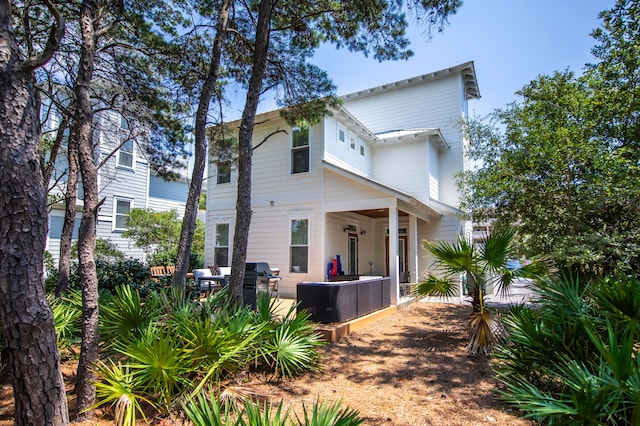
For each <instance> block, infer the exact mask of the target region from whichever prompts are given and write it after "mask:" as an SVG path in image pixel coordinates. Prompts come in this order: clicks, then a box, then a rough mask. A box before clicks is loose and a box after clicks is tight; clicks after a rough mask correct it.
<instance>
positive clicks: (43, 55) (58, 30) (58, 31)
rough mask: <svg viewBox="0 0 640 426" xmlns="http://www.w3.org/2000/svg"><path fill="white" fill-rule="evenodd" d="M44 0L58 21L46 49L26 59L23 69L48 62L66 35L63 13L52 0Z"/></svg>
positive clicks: (50, 34) (53, 27)
mask: <svg viewBox="0 0 640 426" xmlns="http://www.w3.org/2000/svg"><path fill="white" fill-rule="evenodd" d="M43 1H44V4H45V5H46V6H47V8H48V9H49V11H50V12H51V14H52V15H53V17H54V19H55V20H56V23H55V25H53V26H52V27H51V31H50V32H49V39H48V40H47V44H46V46H45V48H44V50H43V51H42V52H40V54H39V55H37V56H36V57H34V58H30V59H28V60H26V61H25V62H24V63H23V64H22V67H21V68H22V70H23V71H27V72H28V71H33V70H34V69H36V68H39V67H41V66H42V65H44V64H46V63H47V62H48V61H49V59H51V58H52V57H53V55H54V54H55V53H56V51H57V50H58V48H59V47H60V42H61V41H62V37H64V18H63V17H62V14H61V13H60V11H59V10H58V9H57V8H56V7H55V6H54V5H53V3H52V2H51V0H43Z"/></svg>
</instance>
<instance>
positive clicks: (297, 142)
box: [291, 126, 309, 174]
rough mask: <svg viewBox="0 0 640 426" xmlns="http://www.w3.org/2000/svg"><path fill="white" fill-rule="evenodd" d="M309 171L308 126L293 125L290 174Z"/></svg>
mask: <svg viewBox="0 0 640 426" xmlns="http://www.w3.org/2000/svg"><path fill="white" fill-rule="evenodd" d="M308 171H309V127H308V126H301V127H294V128H293V131H292V141H291V174H295V173H305V172H308Z"/></svg>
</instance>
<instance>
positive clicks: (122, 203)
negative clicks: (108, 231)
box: [113, 197, 133, 231]
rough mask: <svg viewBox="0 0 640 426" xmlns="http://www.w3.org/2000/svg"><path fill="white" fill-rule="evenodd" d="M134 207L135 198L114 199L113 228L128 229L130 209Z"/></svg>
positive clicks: (118, 229) (116, 229)
mask: <svg viewBox="0 0 640 426" xmlns="http://www.w3.org/2000/svg"><path fill="white" fill-rule="evenodd" d="M132 208H133V200H132V199H130V198H119V197H115V198H114V199H113V230H114V231H126V230H127V220H129V211H131V209H132Z"/></svg>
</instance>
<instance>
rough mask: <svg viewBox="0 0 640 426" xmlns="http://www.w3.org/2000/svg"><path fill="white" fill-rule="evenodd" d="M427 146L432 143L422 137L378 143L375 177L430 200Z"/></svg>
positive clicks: (375, 151) (375, 153) (393, 186)
mask: <svg viewBox="0 0 640 426" xmlns="http://www.w3.org/2000/svg"><path fill="white" fill-rule="evenodd" d="M427 145H428V142H427V141H425V140H422V141H415V142H404V143H395V144H389V145H379V146H376V147H375V150H374V154H373V157H374V169H375V174H374V176H373V178H374V179H375V180H377V181H379V182H382V183H384V184H386V185H389V186H391V187H392V188H396V189H399V190H400V191H402V192H406V193H408V194H411V195H413V196H414V197H416V198H417V199H419V200H421V201H423V202H425V203H426V202H427V201H428V197H429V193H428V186H427V181H428V180H427V179H428V178H427V175H428V164H429V161H428V158H427V155H428V152H427Z"/></svg>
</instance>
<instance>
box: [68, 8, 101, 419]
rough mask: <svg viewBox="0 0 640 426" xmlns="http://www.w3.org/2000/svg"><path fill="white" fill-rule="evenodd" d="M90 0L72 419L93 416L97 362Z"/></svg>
mask: <svg viewBox="0 0 640 426" xmlns="http://www.w3.org/2000/svg"><path fill="white" fill-rule="evenodd" d="M96 8H97V6H96V4H95V2H93V1H90V0H89V1H83V3H82V6H81V9H80V30H81V34H82V46H81V49H80V60H79V64H78V77H77V79H76V85H75V88H74V91H75V96H76V114H75V118H74V123H73V131H74V136H75V140H76V143H77V146H78V159H79V165H80V172H81V173H82V188H83V190H84V207H83V211H82V220H81V221H80V229H79V233H78V267H79V273H80V284H81V287H82V345H81V348H80V359H79V361H78V375H77V379H76V398H77V406H76V413H75V419H76V420H77V421H86V420H90V419H91V418H93V410H89V407H91V406H92V405H93V404H94V403H95V399H96V387H95V385H94V384H93V383H92V382H94V381H95V380H96V374H95V373H94V372H93V366H94V364H95V363H96V362H97V361H98V343H99V336H98V277H97V275H96V263H95V249H96V226H97V222H98V208H99V203H98V171H97V167H96V162H95V161H96V159H95V158H94V150H93V140H92V124H93V107H92V105H91V98H90V90H89V89H90V87H91V80H92V77H93V68H94V60H95V52H96V45H95V29H94V27H93V20H94V16H95V12H96Z"/></svg>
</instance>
